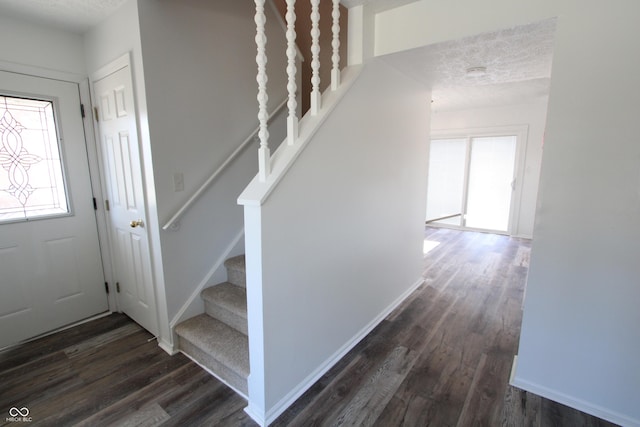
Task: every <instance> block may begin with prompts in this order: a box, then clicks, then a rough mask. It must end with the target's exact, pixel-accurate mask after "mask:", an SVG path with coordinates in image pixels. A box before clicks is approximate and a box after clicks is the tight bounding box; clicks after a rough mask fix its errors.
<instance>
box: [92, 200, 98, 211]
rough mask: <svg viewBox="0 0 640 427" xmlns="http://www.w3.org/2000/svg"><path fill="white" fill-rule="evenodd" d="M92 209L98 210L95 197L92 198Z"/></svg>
mask: <svg viewBox="0 0 640 427" xmlns="http://www.w3.org/2000/svg"><path fill="white" fill-rule="evenodd" d="M93 210H94V211H97V210H98V201H97V200H96V198H95V197H94V198H93Z"/></svg>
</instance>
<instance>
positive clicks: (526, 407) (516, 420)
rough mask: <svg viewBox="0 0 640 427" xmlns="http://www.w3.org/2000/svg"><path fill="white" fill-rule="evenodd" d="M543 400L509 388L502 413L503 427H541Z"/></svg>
mask: <svg viewBox="0 0 640 427" xmlns="http://www.w3.org/2000/svg"><path fill="white" fill-rule="evenodd" d="M541 411H542V398H541V397H540V396H536V395H535V394H531V393H527V392H526V391H523V390H520V389H517V388H515V387H511V386H507V391H506V393H505V400H504V408H503V411H502V423H501V425H502V426H503V427H541V425H542V424H541Z"/></svg>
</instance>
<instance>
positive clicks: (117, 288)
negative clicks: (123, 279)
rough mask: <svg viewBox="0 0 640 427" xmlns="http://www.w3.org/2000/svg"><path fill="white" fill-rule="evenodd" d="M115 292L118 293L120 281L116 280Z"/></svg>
mask: <svg viewBox="0 0 640 427" xmlns="http://www.w3.org/2000/svg"><path fill="white" fill-rule="evenodd" d="M116 292H117V293H120V282H116Z"/></svg>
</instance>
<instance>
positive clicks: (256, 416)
mask: <svg viewBox="0 0 640 427" xmlns="http://www.w3.org/2000/svg"><path fill="white" fill-rule="evenodd" d="M244 412H245V413H246V414H247V415H249V416H250V417H251V419H252V420H253V421H255V422H256V423H257V424H258V425H259V426H260V427H266V426H268V424H265V419H264V417H263V416H262V414H263V413H264V411H256V410H255V409H254V408H253V406H251V403H249V406H247V407H246V408H244Z"/></svg>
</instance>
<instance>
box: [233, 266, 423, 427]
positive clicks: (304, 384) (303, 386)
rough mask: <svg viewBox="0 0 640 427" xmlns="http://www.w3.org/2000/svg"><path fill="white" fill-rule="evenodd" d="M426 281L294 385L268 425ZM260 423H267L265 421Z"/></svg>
mask: <svg viewBox="0 0 640 427" xmlns="http://www.w3.org/2000/svg"><path fill="white" fill-rule="evenodd" d="M423 283H424V278H422V277H420V278H419V279H418V280H416V281H415V282H414V283H413V284H412V285H411V286H410V287H409V288H408V289H407V290H406V291H404V292H403V293H402V294H401V295H400V296H399V297H398V298H396V300H395V301H393V302H392V303H391V304H390V305H388V306H387V307H386V308H385V309H384V310H383V311H382V312H380V314H378V316H376V317H375V318H374V319H373V320H371V322H369V323H368V324H367V325H366V326H365V327H364V328H362V329H361V330H360V331H359V332H357V333H356V334H355V335H354V336H353V337H352V338H351V339H350V340H349V341H347V342H346V343H345V344H344V345H343V346H342V347H341V348H340V349H338V351H336V352H335V353H334V354H333V355H332V356H330V357H329V358H328V359H327V360H325V361H324V362H323V363H322V364H321V365H320V366H318V368H317V369H316V370H315V371H313V372H312V373H311V374H309V375H308V376H307V377H306V378H305V379H304V380H302V381H301V382H300V383H299V384H298V385H297V386H296V387H294V388H293V389H292V390H291V391H290V392H289V393H288V394H287V395H286V396H284V397H283V398H282V399H280V401H279V402H278V403H276V404H275V405H274V406H273V407H271V409H269V410H268V411H267V413H266V425H269V424H271V423H272V422H273V421H275V420H276V418H278V417H279V416H280V414H282V413H283V412H284V411H285V410H286V409H287V408H288V407H289V406H291V405H292V404H293V402H295V401H296V400H297V399H298V398H299V397H300V396H301V395H302V394H303V393H304V392H305V391H307V390H308V389H309V388H310V387H311V386H312V385H313V384H315V382H316V381H318V380H319V379H320V377H322V376H323V375H324V374H325V373H327V371H328V370H329V369H331V368H332V367H333V366H334V365H335V364H336V363H338V362H339V361H340V359H342V358H343V357H344V356H345V355H346V354H347V353H348V352H349V351H350V350H351V349H353V347H355V346H356V345H357V344H358V343H359V342H360V341H362V340H363V339H364V338H365V337H366V336H367V335H368V334H369V333H370V332H371V331H372V330H373V329H374V328H375V327H376V326H378V324H379V323H380V322H382V321H383V320H384V319H386V318H387V316H389V315H390V314H391V312H393V310H395V309H396V308H397V307H398V306H399V305H400V304H402V303H403V302H404V300H406V299H407V298H408V297H409V295H411V294H412V293H413V292H414V291H415V290H416V289H417V288H418V287H419V286H420V285H422V284H423ZM245 412H246V413H247V414H249V416H251V418H253V419H254V420H255V421H256V422H257V423H258V424H260V422H259V420H258V419H256V418H254V416H253V415H254V414H255V411H253V410H252V408H251V401H249V406H248V407H247V408H245ZM260 425H265V424H264V423H262V424H260Z"/></svg>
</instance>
